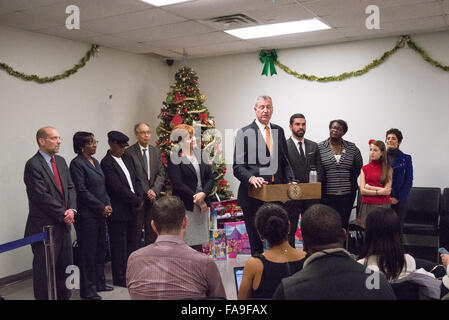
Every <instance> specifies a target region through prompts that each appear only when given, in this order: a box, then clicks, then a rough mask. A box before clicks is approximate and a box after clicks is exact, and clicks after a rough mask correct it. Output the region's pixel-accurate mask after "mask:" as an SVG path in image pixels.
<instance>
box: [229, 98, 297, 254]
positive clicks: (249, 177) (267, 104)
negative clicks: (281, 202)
mask: <svg viewBox="0 0 449 320" xmlns="http://www.w3.org/2000/svg"><path fill="white" fill-rule="evenodd" d="M254 112H255V114H256V119H255V120H254V121H253V122H252V123H251V124H249V125H248V126H246V127H244V128H241V129H239V130H238V132H237V135H236V138H235V148H234V163H233V166H232V168H233V170H234V176H235V177H236V178H237V179H239V180H240V186H239V190H238V196H237V197H238V199H237V204H238V205H239V206H241V207H242V210H243V218H244V221H245V226H246V231H247V232H248V238H249V242H250V245H251V254H252V255H255V254H258V253H263V244H262V241H261V239H260V238H259V235H258V233H257V230H256V227H255V224H254V218H255V214H256V211H257V209H258V208H259V207H260V206H261V205H262V204H263V203H264V202H263V201H261V200H258V199H255V198H251V197H249V196H248V190H249V188H250V187H251V186H252V187H254V188H260V187H262V186H263V185H264V184H284V183H289V182H290V181H291V180H292V179H293V171H292V169H291V167H290V164H289V162H288V159H287V143H286V139H285V135H284V130H283V129H282V128H281V127H280V126H278V125H276V124H274V123H270V119H271V116H272V115H273V102H272V99H271V97H269V96H259V97H257V100H256V104H255V106H254Z"/></svg>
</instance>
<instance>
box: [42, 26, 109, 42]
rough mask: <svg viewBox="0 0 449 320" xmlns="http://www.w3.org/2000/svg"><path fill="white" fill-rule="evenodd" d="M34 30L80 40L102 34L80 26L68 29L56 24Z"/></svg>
mask: <svg viewBox="0 0 449 320" xmlns="http://www.w3.org/2000/svg"><path fill="white" fill-rule="evenodd" d="M36 32H39V33H44V34H49V35H53V36H57V37H61V38H65V39H73V40H81V39H85V38H91V37H95V36H101V35H102V34H100V33H98V32H93V31H90V30H88V29H86V28H80V29H79V30H76V29H75V30H69V29H67V28H66V27H65V26H64V27H61V26H56V27H51V28H45V29H39V30H36Z"/></svg>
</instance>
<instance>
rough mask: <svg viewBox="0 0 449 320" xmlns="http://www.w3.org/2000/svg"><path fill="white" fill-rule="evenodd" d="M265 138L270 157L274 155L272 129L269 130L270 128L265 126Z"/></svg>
mask: <svg viewBox="0 0 449 320" xmlns="http://www.w3.org/2000/svg"><path fill="white" fill-rule="evenodd" d="M265 137H266V143H267V147H268V150H269V151H270V155H271V153H272V150H271V134H270V128H268V126H265Z"/></svg>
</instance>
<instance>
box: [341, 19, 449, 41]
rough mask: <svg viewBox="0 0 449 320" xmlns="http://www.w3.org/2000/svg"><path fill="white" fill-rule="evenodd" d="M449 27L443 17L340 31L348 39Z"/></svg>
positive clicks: (347, 28)
mask: <svg viewBox="0 0 449 320" xmlns="http://www.w3.org/2000/svg"><path fill="white" fill-rule="evenodd" d="M447 28H448V27H447V25H446V23H445V20H444V18H443V17H442V16H437V17H427V18H417V19H407V20H400V21H394V22H385V23H381V28H380V29H379V30H376V29H373V30H368V29H366V28H357V27H344V28H338V31H339V32H341V33H342V34H344V35H345V36H346V37H348V38H354V37H357V38H360V37H361V36H363V37H366V38H369V37H376V36H377V37H387V36H390V35H400V34H413V33H417V32H419V33H422V32H430V31H437V30H443V29H447Z"/></svg>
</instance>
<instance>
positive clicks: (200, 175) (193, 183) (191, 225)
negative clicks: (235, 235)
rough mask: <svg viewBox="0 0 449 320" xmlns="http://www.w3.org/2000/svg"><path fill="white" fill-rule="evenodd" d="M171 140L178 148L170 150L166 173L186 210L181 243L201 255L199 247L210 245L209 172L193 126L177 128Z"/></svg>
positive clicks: (182, 125)
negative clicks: (185, 221)
mask: <svg viewBox="0 0 449 320" xmlns="http://www.w3.org/2000/svg"><path fill="white" fill-rule="evenodd" d="M172 137H173V138H172V140H173V141H177V142H178V145H177V146H176V147H173V150H172V153H171V155H170V159H169V162H168V167H167V173H168V176H169V178H170V181H171V184H172V187H173V195H175V196H178V197H180V198H181V200H182V201H183V202H184V206H185V208H186V216H187V228H186V234H185V238H184V241H185V243H186V244H187V245H189V246H191V247H192V248H194V249H195V250H197V251H200V252H202V245H203V244H205V243H208V242H209V216H208V204H209V200H208V195H209V194H210V193H211V191H212V187H213V185H214V180H213V177H212V169H211V166H210V165H209V164H208V163H206V162H205V161H204V160H203V159H202V155H201V150H200V149H199V148H198V147H197V145H196V139H195V137H194V130H193V127H192V126H189V125H187V124H180V125H177V126H176V127H175V128H174V129H173V132H172Z"/></svg>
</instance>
